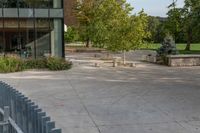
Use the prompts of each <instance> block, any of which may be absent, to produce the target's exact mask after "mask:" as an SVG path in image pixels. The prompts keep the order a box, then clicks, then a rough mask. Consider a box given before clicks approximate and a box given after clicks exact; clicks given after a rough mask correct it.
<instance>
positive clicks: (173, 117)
mask: <svg viewBox="0 0 200 133" xmlns="http://www.w3.org/2000/svg"><path fill="white" fill-rule="evenodd" d="M0 80H3V81H5V82H6V83H9V84H10V85H12V86H14V87H15V88H16V89H18V90H19V91H20V92H22V93H23V94H25V95H26V96H28V97H30V98H31V99H32V100H33V101H34V102H36V104H38V105H39V106H40V107H41V108H42V109H43V110H44V111H46V112H47V113H48V114H49V115H50V116H51V117H52V119H53V120H55V121H56V124H57V127H58V128H62V130H63V133H199V132H200V67H192V68H170V67H165V66H158V65H152V64H145V63H142V64H141V65H140V66H139V67H136V68H120V67H119V68H111V67H103V68H101V67H100V68H98V67H97V68H95V67H93V66H91V65H90V64H82V65H76V64H75V65H74V67H73V68H72V69H71V70H69V71H60V72H49V71H25V72H19V73H13V74H0Z"/></svg>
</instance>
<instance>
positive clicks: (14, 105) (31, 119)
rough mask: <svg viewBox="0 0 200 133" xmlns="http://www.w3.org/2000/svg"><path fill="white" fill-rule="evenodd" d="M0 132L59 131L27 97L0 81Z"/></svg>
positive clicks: (50, 132)
mask: <svg viewBox="0 0 200 133" xmlns="http://www.w3.org/2000/svg"><path fill="white" fill-rule="evenodd" d="M0 133H61V129H57V128H55V122H52V121H51V119H50V117H47V116H46V113H45V112H43V111H42V109H40V108H39V107H38V106H37V105H35V104H34V102H32V101H31V100H30V99H29V98H28V97H25V96H24V95H23V94H21V93H20V92H18V91H17V90H16V89H14V88H12V87H11V86H9V85H7V84H5V83H4V82H1V81H0Z"/></svg>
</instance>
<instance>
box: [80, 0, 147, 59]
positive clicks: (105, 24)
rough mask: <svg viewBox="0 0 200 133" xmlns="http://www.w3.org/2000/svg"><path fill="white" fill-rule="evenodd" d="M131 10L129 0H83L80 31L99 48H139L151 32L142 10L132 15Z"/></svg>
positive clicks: (112, 49)
mask: <svg viewBox="0 0 200 133" xmlns="http://www.w3.org/2000/svg"><path fill="white" fill-rule="evenodd" d="M85 2H87V3H85ZM132 10H133V8H132V7H131V6H130V4H128V3H127V2H126V0H120V1H119V0H83V1H82V2H80V3H78V5H77V8H76V14H77V16H78V20H79V23H80V26H79V27H80V29H79V31H80V33H82V34H83V37H84V38H85V39H84V40H86V41H88V40H89V41H91V42H92V43H93V46H96V47H101V48H106V49H108V50H110V51H124V52H125V51H129V50H133V49H136V48H138V47H140V46H141V44H142V43H143V42H144V39H146V38H148V37H149V35H150V33H149V32H148V31H147V26H148V17H147V15H146V14H145V13H144V12H143V11H141V12H140V13H138V15H131V11H132ZM124 62H125V60H124Z"/></svg>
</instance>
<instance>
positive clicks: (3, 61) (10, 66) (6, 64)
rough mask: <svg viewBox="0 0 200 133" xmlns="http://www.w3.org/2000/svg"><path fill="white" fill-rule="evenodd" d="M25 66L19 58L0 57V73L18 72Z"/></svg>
mask: <svg viewBox="0 0 200 133" xmlns="http://www.w3.org/2000/svg"><path fill="white" fill-rule="evenodd" d="M23 68H24V67H23V61H22V60H21V59H19V58H16V57H0V73H8V72H18V71H22V70H23Z"/></svg>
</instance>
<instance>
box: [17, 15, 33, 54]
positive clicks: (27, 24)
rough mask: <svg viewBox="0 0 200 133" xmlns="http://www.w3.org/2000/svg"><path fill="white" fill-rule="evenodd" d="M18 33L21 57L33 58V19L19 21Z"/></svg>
mask: <svg viewBox="0 0 200 133" xmlns="http://www.w3.org/2000/svg"><path fill="white" fill-rule="evenodd" d="M19 31H20V36H21V38H22V50H21V56H23V57H33V56H34V54H35V41H34V40H35V38H34V19H20V30H19Z"/></svg>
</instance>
